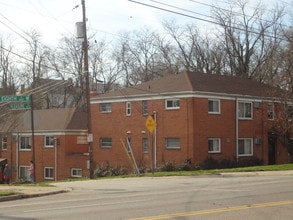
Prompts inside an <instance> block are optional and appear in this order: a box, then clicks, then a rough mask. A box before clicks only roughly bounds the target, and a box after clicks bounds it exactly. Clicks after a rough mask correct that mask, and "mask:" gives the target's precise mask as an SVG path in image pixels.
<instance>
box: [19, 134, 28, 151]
mask: <svg viewBox="0 0 293 220" xmlns="http://www.w3.org/2000/svg"><path fill="white" fill-rule="evenodd" d="M19 149H20V150H31V138H30V137H25V136H22V137H20V145H19Z"/></svg>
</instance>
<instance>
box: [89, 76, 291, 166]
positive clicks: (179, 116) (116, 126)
mask: <svg viewBox="0 0 293 220" xmlns="http://www.w3.org/2000/svg"><path fill="white" fill-rule="evenodd" d="M280 94H281V93H280V90H278V89H276V88H274V87H271V86H268V85H264V84H261V83H258V82H256V81H253V80H249V79H244V78H240V77H231V76H220V75H211V74H201V73H194V72H189V71H186V72H183V73H181V74H178V75H168V76H165V77H162V78H159V79H155V80H153V81H149V82H146V83H142V84H140V85H137V86H133V87H129V88H125V89H121V90H117V91H112V92H109V93H106V94H100V95H98V96H96V97H92V98H91V118H92V130H93V158H94V162H95V165H96V166H103V165H106V164H110V166H113V167H115V166H121V167H128V168H130V169H132V168H133V167H135V163H134V162H133V161H135V162H136V165H137V166H138V167H158V166H161V165H162V164H165V163H167V162H170V163H172V164H182V163H183V161H184V160H186V159H190V161H191V162H192V164H193V165H195V166H196V165H198V164H202V163H203V162H204V161H206V160H207V159H210V158H213V159H215V160H220V159H226V160H230V161H236V162H237V163H238V162H241V161H243V160H247V159H248V160H249V159H257V160H259V161H262V164H281V163H289V162H291V155H290V154H289V153H288V149H287V148H286V146H285V145H284V143H283V142H282V141H281V138H279V137H278V135H276V132H275V130H274V129H273V127H274V124H275V123H276V121H277V120H279V119H278V118H277V115H278V114H277V112H276V110H277V109H281V108H278V107H277V106H278V105H281V104H282V103H280V101H278V100H280V99H281V97H280V96H281V95H280ZM291 104H292V100H291ZM291 107H292V106H291ZM148 116H151V117H152V118H151V119H153V120H154V121H155V124H156V127H155V129H154V130H153V132H152V133H151V132H149V130H148V128H147V127H146V120H147V117H148Z"/></svg>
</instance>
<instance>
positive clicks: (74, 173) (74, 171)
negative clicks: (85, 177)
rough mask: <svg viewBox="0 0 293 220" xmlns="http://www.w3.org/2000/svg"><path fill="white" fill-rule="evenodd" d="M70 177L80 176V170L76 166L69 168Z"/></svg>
mask: <svg viewBox="0 0 293 220" xmlns="http://www.w3.org/2000/svg"><path fill="white" fill-rule="evenodd" d="M71 177H82V170H81V169H78V168H71Z"/></svg>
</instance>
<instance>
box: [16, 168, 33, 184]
mask: <svg viewBox="0 0 293 220" xmlns="http://www.w3.org/2000/svg"><path fill="white" fill-rule="evenodd" d="M29 168H30V167H29V166H19V173H18V178H19V180H20V181H27V180H28V179H29Z"/></svg>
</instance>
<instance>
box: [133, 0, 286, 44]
mask: <svg viewBox="0 0 293 220" xmlns="http://www.w3.org/2000/svg"><path fill="white" fill-rule="evenodd" d="M128 1H130V2H133V3H136V4H140V5H143V6H147V7H151V8H154V9H158V10H161V11H166V12H169V13H172V14H177V15H181V16H184V17H189V18H192V19H196V20H200V21H204V22H208V23H211V24H215V25H221V24H220V23H218V22H216V21H211V20H208V19H204V18H200V17H196V16H192V15H188V14H184V13H181V12H176V11H173V10H170V9H165V8H162V7H159V6H155V5H151V4H146V3H142V2H138V1H135V0H128ZM230 27H231V28H234V29H235V30H239V31H244V32H248V33H251V34H257V35H260V32H259V31H255V30H246V29H244V28H240V27H234V26H230ZM262 35H263V36H265V37H269V38H276V39H279V40H282V41H288V39H285V38H282V37H279V36H272V35H268V34H262Z"/></svg>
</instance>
